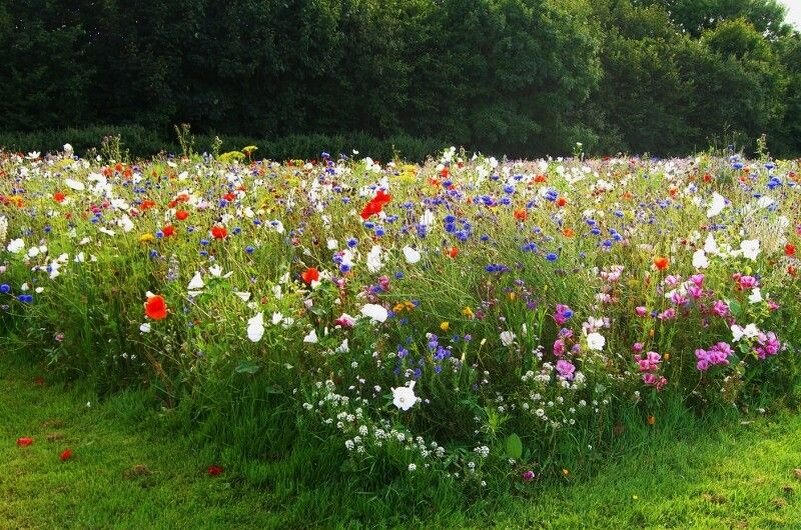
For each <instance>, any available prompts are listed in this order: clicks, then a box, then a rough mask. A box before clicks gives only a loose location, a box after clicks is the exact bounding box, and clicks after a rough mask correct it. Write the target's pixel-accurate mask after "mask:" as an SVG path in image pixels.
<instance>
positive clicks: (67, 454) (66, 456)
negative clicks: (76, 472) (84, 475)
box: [58, 449, 72, 462]
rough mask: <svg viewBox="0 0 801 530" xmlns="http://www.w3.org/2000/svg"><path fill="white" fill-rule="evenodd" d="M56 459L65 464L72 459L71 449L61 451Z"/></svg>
mask: <svg viewBox="0 0 801 530" xmlns="http://www.w3.org/2000/svg"><path fill="white" fill-rule="evenodd" d="M58 458H59V459H60V460H61V461H62V462H66V461H67V460H69V459H70V458H72V449H64V451H62V452H61V454H60V455H58Z"/></svg>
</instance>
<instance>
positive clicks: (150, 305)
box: [145, 294, 167, 320]
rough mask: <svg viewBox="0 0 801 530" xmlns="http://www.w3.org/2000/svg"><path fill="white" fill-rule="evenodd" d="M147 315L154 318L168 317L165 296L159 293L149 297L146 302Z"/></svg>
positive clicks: (162, 318)
mask: <svg viewBox="0 0 801 530" xmlns="http://www.w3.org/2000/svg"><path fill="white" fill-rule="evenodd" d="M145 315H147V317H148V318H152V319H153V320H164V319H165V318H167V302H165V301H164V297H163V296H161V295H159V294H157V295H153V296H151V297H149V298H148V299H147V302H145Z"/></svg>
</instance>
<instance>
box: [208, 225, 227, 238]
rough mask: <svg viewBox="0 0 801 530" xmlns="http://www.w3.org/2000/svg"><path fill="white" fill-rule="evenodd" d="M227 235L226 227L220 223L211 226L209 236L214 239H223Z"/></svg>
mask: <svg viewBox="0 0 801 530" xmlns="http://www.w3.org/2000/svg"><path fill="white" fill-rule="evenodd" d="M227 235H228V229H226V228H225V227H224V226H222V225H214V226H212V227H211V237H213V238H214V239H225V236H227Z"/></svg>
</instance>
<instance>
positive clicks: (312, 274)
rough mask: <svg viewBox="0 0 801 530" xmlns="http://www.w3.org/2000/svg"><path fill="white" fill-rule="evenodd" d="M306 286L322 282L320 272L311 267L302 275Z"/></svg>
mask: <svg viewBox="0 0 801 530" xmlns="http://www.w3.org/2000/svg"><path fill="white" fill-rule="evenodd" d="M300 276H301V278H303V281H304V282H306V284H308V285H311V283H312V282H318V281H320V271H318V270H317V269H316V268H314V267H309V268H308V269H306V270H305V271H303V273H302V274H301V275H300Z"/></svg>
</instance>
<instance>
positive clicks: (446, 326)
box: [439, 322, 451, 331]
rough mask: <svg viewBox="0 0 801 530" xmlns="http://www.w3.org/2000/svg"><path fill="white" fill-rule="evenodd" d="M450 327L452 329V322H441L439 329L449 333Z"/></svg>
mask: <svg viewBox="0 0 801 530" xmlns="http://www.w3.org/2000/svg"><path fill="white" fill-rule="evenodd" d="M450 327H451V323H450V322H440V324H439V329H441V330H442V331H448V330H449V329H450Z"/></svg>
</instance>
